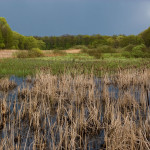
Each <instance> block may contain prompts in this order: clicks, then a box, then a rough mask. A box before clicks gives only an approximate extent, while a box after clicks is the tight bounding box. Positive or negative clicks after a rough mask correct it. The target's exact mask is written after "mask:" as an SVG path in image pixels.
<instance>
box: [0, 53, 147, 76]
mask: <svg viewBox="0 0 150 150" xmlns="http://www.w3.org/2000/svg"><path fill="white" fill-rule="evenodd" d="M141 66H148V67H149V66H150V59H141V58H138V59H135V58H130V59H127V58H123V57H114V56H109V55H108V54H107V55H106V56H105V57H103V58H102V59H94V58H93V57H91V56H87V55H86V54H67V55H65V56H57V57H43V58H30V59H29V58H28V59H17V58H15V59H12V58H9V59H1V60H0V76H9V75H16V76H27V75H34V74H35V73H36V72H37V71H38V70H41V69H42V70H48V69H50V70H51V72H52V73H53V74H60V73H63V72H64V71H65V72H71V71H74V72H77V73H79V72H81V73H89V72H91V70H92V69H93V70H94V73H95V74H97V75H101V71H102V70H110V71H115V70H116V69H118V68H123V69H126V68H131V67H141Z"/></svg>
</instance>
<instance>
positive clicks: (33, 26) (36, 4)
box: [0, 0, 150, 36]
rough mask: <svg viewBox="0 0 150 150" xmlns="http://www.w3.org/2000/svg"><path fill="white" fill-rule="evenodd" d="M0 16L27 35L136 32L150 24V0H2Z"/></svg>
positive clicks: (128, 33) (126, 33)
mask: <svg viewBox="0 0 150 150" xmlns="http://www.w3.org/2000/svg"><path fill="white" fill-rule="evenodd" d="M0 5H1V7H0V17H5V18H6V20H7V22H8V24H9V25H10V27H11V28H12V30H13V31H16V32H18V33H20V34H23V35H26V36H60V35H64V34H70V35H78V34H82V35H87V34H88V35H93V34H101V35H119V34H125V35H131V34H134V35H137V34H139V33H140V32H142V31H143V30H145V29H146V28H148V27H149V26H150V0H0Z"/></svg>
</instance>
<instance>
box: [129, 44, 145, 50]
mask: <svg viewBox="0 0 150 150" xmlns="http://www.w3.org/2000/svg"><path fill="white" fill-rule="evenodd" d="M145 50H146V46H145V45H144V44H141V45H137V46H135V47H133V48H132V51H145Z"/></svg>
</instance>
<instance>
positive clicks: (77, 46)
mask: <svg viewBox="0 0 150 150" xmlns="http://www.w3.org/2000/svg"><path fill="white" fill-rule="evenodd" d="M71 49H81V50H85V49H88V47H86V46H85V45H75V46H73V47H72V48H71Z"/></svg>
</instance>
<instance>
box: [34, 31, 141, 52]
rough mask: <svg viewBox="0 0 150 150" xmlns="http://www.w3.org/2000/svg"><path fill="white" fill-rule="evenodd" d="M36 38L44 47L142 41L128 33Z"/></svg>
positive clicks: (116, 46) (119, 45) (92, 46)
mask: <svg viewBox="0 0 150 150" xmlns="http://www.w3.org/2000/svg"><path fill="white" fill-rule="evenodd" d="M35 38H36V39H37V40H42V41H43V42H45V44H46V49H48V50H49V49H68V48H71V47H73V46H76V45H85V46H87V47H89V48H95V47H97V46H99V45H109V46H112V47H114V48H118V47H125V46H127V45H129V44H132V45H139V44H142V43H144V40H143V39H142V37H140V36H135V35H130V36H125V35H119V36H117V35H114V36H102V35H99V34H98V35H92V36H89V35H77V36H73V35H63V36H59V37H56V36H52V37H48V36H45V37H38V36H36V37H35Z"/></svg>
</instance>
